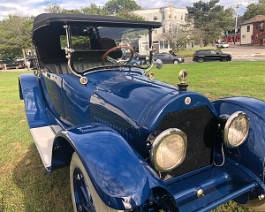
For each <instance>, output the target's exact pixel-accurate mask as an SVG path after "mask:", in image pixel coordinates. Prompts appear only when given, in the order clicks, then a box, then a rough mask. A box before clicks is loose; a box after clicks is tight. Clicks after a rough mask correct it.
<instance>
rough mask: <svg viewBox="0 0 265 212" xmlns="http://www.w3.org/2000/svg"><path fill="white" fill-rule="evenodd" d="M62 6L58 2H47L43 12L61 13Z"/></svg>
mask: <svg viewBox="0 0 265 212" xmlns="http://www.w3.org/2000/svg"><path fill="white" fill-rule="evenodd" d="M63 10H64V9H63V8H61V7H60V6H59V5H58V4H56V3H51V4H49V5H48V6H47V7H46V8H45V9H44V11H45V12H49V13H62V12H63Z"/></svg>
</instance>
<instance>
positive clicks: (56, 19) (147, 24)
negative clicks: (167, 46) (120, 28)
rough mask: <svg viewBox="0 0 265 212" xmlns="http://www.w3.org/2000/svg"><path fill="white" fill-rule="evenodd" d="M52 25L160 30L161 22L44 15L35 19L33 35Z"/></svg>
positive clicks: (56, 14)
mask: <svg viewBox="0 0 265 212" xmlns="http://www.w3.org/2000/svg"><path fill="white" fill-rule="evenodd" d="M51 23H61V24H67V23H69V24H71V23H91V24H95V25H104V26H113V25H117V24H119V25H124V26H130V27H136V28H150V29H151V28H159V27H161V23H160V22H154V21H132V20H125V19H121V18H118V17H114V16H98V15H97V16H95V15H85V14H62V13H43V14H40V15H38V16H37V17H36V18H35V21H34V25H33V34H34V32H35V31H36V30H38V29H39V28H42V27H45V26H47V25H49V24H51Z"/></svg>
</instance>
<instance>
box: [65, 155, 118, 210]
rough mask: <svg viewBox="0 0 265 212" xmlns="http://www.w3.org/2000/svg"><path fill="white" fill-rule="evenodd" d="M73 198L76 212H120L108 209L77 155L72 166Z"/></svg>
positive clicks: (73, 156)
mask: <svg viewBox="0 0 265 212" xmlns="http://www.w3.org/2000/svg"><path fill="white" fill-rule="evenodd" d="M70 183H71V186H70V187H71V197H72V203H73V208H74V211H75V212H78V211H83V212H101V211H106V212H118V211H119V212H120V211H122V210H115V209H111V208H110V207H108V206H107V205H106V204H105V203H104V202H103V201H102V200H101V199H100V197H99V196H98V194H97V192H96V190H95V188H94V186H93V184H92V182H91V180H90V179H89V176H88V174H87V172H86V169H85V167H84V165H83V163H82V162H81V160H80V158H79V157H78V155H77V154H76V153H74V154H73V155H72V160H71V165H70Z"/></svg>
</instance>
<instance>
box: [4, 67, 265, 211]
mask: <svg viewBox="0 0 265 212" xmlns="http://www.w3.org/2000/svg"><path fill="white" fill-rule="evenodd" d="M264 67H265V62H230V63H220V62H218V63H203V64H197V63H196V64H195V63H192V64H181V65H165V66H164V68H163V69H162V70H155V69H154V72H155V77H156V79H160V80H162V81H166V82H169V83H171V84H173V85H176V84H177V83H178V79H177V76H178V72H179V71H180V70H182V69H185V70H187V71H188V74H189V76H188V80H187V82H188V83H189V89H190V90H194V91H198V92H201V93H203V94H205V95H206V96H207V97H209V98H210V99H212V100H213V99H217V98H219V97H225V96H237V95H244V96H252V97H255V98H259V99H262V100H265V71H264ZM19 74H20V73H18V72H15V73H11V72H6V73H3V72H0V149H1V154H0V211H34V212H35V211H55V212H56V211H58V212H60V211H65V212H66V211H72V206H71V198H70V188H69V171H68V169H67V168H65V169H60V170H57V171H55V172H53V173H51V174H48V173H47V172H46V171H45V170H44V168H43V166H42V163H41V160H40V158H39V156H38V152H37V150H36V148H35V146H34V143H33V141H32V138H31V135H30V133H29V130H28V126H27V121H26V117H25V112H24V105H23V101H21V100H19V96H18V85H17V78H18V76H19ZM216 211H244V209H242V208H240V207H237V206H236V205H235V204H234V203H228V204H226V205H223V206H221V207H219V209H217V210H216Z"/></svg>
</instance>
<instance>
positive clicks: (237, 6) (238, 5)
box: [234, 4, 240, 44]
mask: <svg viewBox="0 0 265 212" xmlns="http://www.w3.org/2000/svg"><path fill="white" fill-rule="evenodd" d="M235 7H236V9H235V10H234V11H235V13H236V23H235V35H234V44H236V35H237V20H238V12H237V10H238V8H239V7H240V4H236V5H235Z"/></svg>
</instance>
